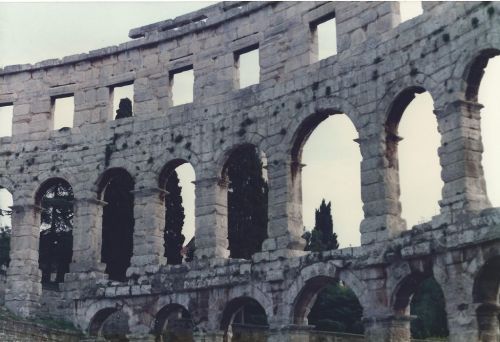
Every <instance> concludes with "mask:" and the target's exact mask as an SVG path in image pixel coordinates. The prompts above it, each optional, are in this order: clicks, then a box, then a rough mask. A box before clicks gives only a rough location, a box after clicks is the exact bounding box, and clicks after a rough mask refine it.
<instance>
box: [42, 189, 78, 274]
mask: <svg viewBox="0 0 500 342" xmlns="http://www.w3.org/2000/svg"><path fill="white" fill-rule="evenodd" d="M73 200H74V195H73V189H72V188H71V186H70V185H69V184H68V183H67V182H66V181H64V180H56V181H55V182H53V183H50V184H49V185H48V187H47V188H46V189H45V191H44V192H43V193H42V197H41V203H40V204H41V207H42V212H41V226H40V249H39V253H40V254H39V265H40V269H41V270H42V283H49V282H51V274H53V273H56V278H55V282H56V283H60V282H63V281H64V274H66V273H67V272H69V264H70V263H71V258H72V255H73V234H72V230H73Z"/></svg>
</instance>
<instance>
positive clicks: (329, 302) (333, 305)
mask: <svg viewBox="0 0 500 342" xmlns="http://www.w3.org/2000/svg"><path fill="white" fill-rule="evenodd" d="M362 315H363V308H362V307H361V305H360V304H359V301H358V298H357V297H356V295H355V294H354V292H353V291H352V290H351V289H349V288H348V287H346V286H345V285H343V284H342V283H341V282H338V281H336V282H334V283H332V284H330V285H328V286H327V287H325V289H323V290H322V291H321V292H320V293H319V294H318V297H317V299H316V302H315V303H314V305H313V307H312V309H311V312H310V313H309V316H308V317H307V318H308V322H309V324H311V325H314V326H315V329H316V330H321V331H336V332H344V333H351V334H362V333H363V329H364V328H363V324H362V322H361V317H362Z"/></svg>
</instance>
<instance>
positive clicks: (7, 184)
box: [0, 175, 16, 195]
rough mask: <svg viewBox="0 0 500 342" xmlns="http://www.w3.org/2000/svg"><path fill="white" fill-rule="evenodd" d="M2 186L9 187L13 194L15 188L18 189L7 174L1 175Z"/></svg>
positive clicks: (0, 183)
mask: <svg viewBox="0 0 500 342" xmlns="http://www.w3.org/2000/svg"><path fill="white" fill-rule="evenodd" d="M0 188H5V189H7V191H8V192H10V193H11V194H12V195H14V192H15V189H16V183H14V182H13V181H12V179H10V178H9V177H7V176H4V175H1V176H0Z"/></svg>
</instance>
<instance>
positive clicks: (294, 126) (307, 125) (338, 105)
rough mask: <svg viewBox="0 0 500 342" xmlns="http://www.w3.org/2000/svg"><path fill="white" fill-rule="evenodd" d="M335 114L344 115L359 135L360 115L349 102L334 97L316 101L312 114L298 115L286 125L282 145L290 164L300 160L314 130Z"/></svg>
mask: <svg viewBox="0 0 500 342" xmlns="http://www.w3.org/2000/svg"><path fill="white" fill-rule="evenodd" d="M337 114H345V115H346V116H347V117H348V118H349V120H350V121H351V123H352V124H353V126H354V128H355V129H356V131H357V132H358V134H360V133H361V131H362V129H361V126H362V125H361V123H360V120H359V117H360V113H359V111H358V110H357V109H356V107H354V106H353V105H352V104H351V103H350V102H349V101H347V100H345V99H342V98H340V97H336V96H333V97H328V98H322V99H320V100H317V101H316V102H314V110H313V112H310V113H306V112H303V113H300V114H299V115H297V116H296V117H295V118H294V119H293V120H292V121H291V122H290V124H289V125H288V129H287V134H286V138H285V139H286V140H285V141H284V144H285V146H286V147H287V155H289V156H291V161H292V163H293V162H296V160H297V159H299V160H300V156H301V151H300V150H301V148H302V147H303V145H304V143H305V142H306V141H307V138H308V137H309V135H310V134H311V133H312V132H313V131H314V129H315V128H316V127H317V126H318V125H319V124H320V123H321V122H322V121H323V120H325V119H326V118H328V117H329V116H330V115H337Z"/></svg>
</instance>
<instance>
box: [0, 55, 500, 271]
mask: <svg viewBox="0 0 500 342" xmlns="http://www.w3.org/2000/svg"><path fill="white" fill-rule="evenodd" d="M496 54H497V50H491V49H489V50H486V51H484V52H483V53H481V54H480V56H479V57H478V58H476V59H475V61H474V62H473V63H471V65H470V72H469V77H468V78H467V80H466V81H467V83H468V88H467V91H466V94H465V95H466V100H467V101H471V102H475V101H477V100H478V98H480V96H479V95H480V94H479V85H480V83H481V80H482V75H483V70H484V69H485V68H486V66H487V65H488V61H489V59H490V58H492V57H493V56H494V55H496ZM493 64H495V61H493ZM499 69H500V68H499ZM495 70H496V69H494V70H493V71H495ZM485 79H487V77H486V78H485ZM478 94H479V95H478ZM422 97H425V99H424V100H425V101H423V102H425V106H427V107H426V108H427V109H426V111H431V110H432V109H431V108H430V107H429V105H431V103H432V98H431V97H430V95H428V93H426V92H425V89H424V88H423V87H421V86H418V87H410V88H407V89H405V90H404V91H402V92H400V93H399V95H398V96H397V97H396V99H395V100H394V101H393V103H392V105H391V106H390V108H389V109H388V114H387V120H386V124H385V158H386V162H387V165H386V166H384V167H386V168H387V181H390V184H388V186H389V188H390V189H389V190H390V191H393V192H394V193H395V195H394V197H392V195H393V194H389V196H388V197H390V200H391V201H392V203H393V206H394V208H392V210H393V211H394V213H393V214H401V211H402V210H403V216H405V215H404V213H405V211H410V209H411V210H413V212H412V213H410V214H408V215H409V216H410V217H411V219H408V221H409V223H411V224H416V223H419V222H422V221H425V220H426V219H428V218H429V217H430V216H432V215H434V214H437V212H438V202H439V199H440V198H441V196H440V194H439V192H440V189H442V188H443V185H442V181H441V178H442V177H441V176H440V173H442V171H441V170H440V168H439V161H438V155H437V153H436V151H437V150H438V149H442V146H441V145H440V142H439V134H438V128H437V125H436V120H433V119H432V118H431V117H432V114H430V113H429V114H428V115H419V114H420V113H418V110H419V109H422V106H423V105H422V104H420V105H418V104H417V110H415V111H414V112H415V113H408V114H406V112H407V111H408V110H409V107H410V106H411V105H412V104H413V103H414V101H418V100H419V99H420V98H422ZM337 114H340V113H337V112H331V111H330V112H321V113H316V114H315V115H313V116H310V117H308V118H307V119H305V120H304V121H303V122H302V124H301V125H299V128H298V130H297V131H296V133H295V135H294V138H293V141H294V143H293V146H292V147H291V161H292V162H291V175H292V176H291V178H292V194H291V195H292V196H291V197H292V201H293V202H294V203H297V204H298V206H296V207H295V210H296V211H302V215H300V214H299V216H303V218H304V223H305V225H306V226H309V227H311V226H312V219H311V217H312V215H313V212H314V210H313V209H314V206H315V205H317V203H319V202H320V197H318V196H321V197H328V196H331V197H330V199H332V200H333V202H334V203H333V207H334V215H335V217H334V221H336V222H337V223H338V224H337V225H336V229H338V230H339V231H340V232H339V234H338V235H339V236H340V239H341V242H343V243H341V245H343V246H347V245H357V244H359V232H358V229H356V227H358V226H359V222H360V221H361V220H362V219H363V211H364V212H365V213H364V214H365V215H367V211H370V208H369V206H368V205H366V204H365V207H364V208H363V207H362V203H363V202H365V203H366V202H367V201H368V199H367V198H363V201H362V199H361V198H360V196H359V195H360V194H361V195H362V196H364V197H366V195H364V194H362V191H361V189H360V188H361V184H362V183H363V182H366V180H365V179H362V180H359V178H358V177H356V176H355V175H360V174H361V173H362V171H360V164H361V166H363V162H364V161H363V160H362V159H361V156H360V154H359V152H358V151H356V150H357V146H356V145H355V144H354V143H352V142H351V141H350V140H351V139H352V138H353V137H356V130H355V129H354V127H353V126H352V124H351V123H350V121H349V120H348V116H347V115H337ZM407 115H408V117H409V118H410V117H412V116H413V118H414V119H415V120H413V121H409V122H410V124H409V125H408V128H407V129H406V131H407V132H408V134H414V133H417V135H421V134H422V132H425V139H418V137H414V138H412V139H409V140H412V141H413V142H417V144H419V146H418V147H415V145H414V146H413V147H411V148H410V149H409V150H408V151H406V152H405V153H398V148H402V147H403V146H400V145H401V144H402V143H400V140H401V137H400V135H401V131H403V128H404V127H402V125H403V123H404V120H402V118H403V117H406V116H407ZM424 117H425V118H426V119H430V121H433V122H431V126H432V127H431V126H429V127H431V128H427V129H424V130H423V131H422V130H421V129H418V130H417V129H414V125H416V124H417V123H418V122H421V121H423V119H424ZM496 117H498V115H496ZM340 118H343V120H344V123H340V121H339V120H340ZM332 120H333V121H335V120H336V121H337V122H335V125H337V126H340V127H342V131H344V130H345V129H347V127H349V126H350V129H351V131H352V132H353V134H352V135H351V136H348V135H344V136H341V133H340V132H333V131H332V127H333V126H334V125H333V126H332V125H330V122H333V121H332ZM323 125H326V126H325V127H326V128H327V129H326V130H325V134H326V135H327V138H326V139H319V140H315V141H312V140H314V139H315V137H314V135H315V132H316V131H317V130H321V129H322V126H323ZM474 125H476V123H474ZM486 126H487V128H489V127H494V126H495V124H488V125H486ZM475 128H476V129H477V128H478V127H475ZM440 130H442V128H440ZM486 131H488V130H485V132H486ZM332 133H333V134H332ZM337 136H339V137H341V138H342V139H343V141H349V144H344V145H342V148H340V149H335V146H333V147H332V146H329V147H328V149H329V151H330V152H329V153H331V154H330V155H327V157H326V159H329V158H337V157H338V158H339V163H337V164H335V165H334V166H332V167H328V168H325V167H322V166H324V165H325V164H321V163H318V165H319V167H317V169H318V168H319V169H320V170H319V171H320V173H314V172H313V173H312V174H309V175H308V176H307V178H308V181H307V182H308V183H307V186H304V184H305V183H304V182H306V180H304V178H305V176H306V174H307V172H308V168H314V167H315V166H314V163H315V160H314V157H311V158H309V155H310V154H312V153H313V151H314V150H316V149H317V147H318V145H321V144H326V140H334V139H335V138H336V137H337ZM310 140H311V144H312V145H311V146H312V147H313V148H311V149H308V148H307V146H306V143H309V141H310ZM488 140H489V141H490V140H491V141H494V139H492V138H488ZM479 142H480V141H479ZM335 145H337V144H335ZM339 145H340V144H339ZM347 145H350V146H351V147H353V146H354V147H353V149H352V150H349V153H345V151H346V149H347ZM485 145H486V143H485ZM489 145H490V146H493V147H492V148H490V146H486V147H485V156H486V155H490V156H491V155H494V154H495V153H496V152H491V151H496V146H497V145H498V144H496V145H494V144H492V143H489ZM440 146H441V147H440ZM424 147H425V148H424ZM478 148H480V149H482V146H479V147H478ZM355 154H357V156H356V157H352V156H353V155H355ZM241 156H244V158H241ZM332 156H333V157H332ZM425 156H430V157H432V158H433V159H432V161H431V162H429V159H425V158H426V157H425ZM237 157H240V158H237ZM404 157H409V161H407V162H402V159H403V158H404ZM308 158H309V159H308ZM265 159H266V158H265V156H264V155H262V153H261V152H259V151H258V150H257V149H256V147H255V146H253V145H250V144H245V145H242V146H239V147H237V148H236V149H234V150H232V151H231V153H229V155H228V156H227V158H226V159H225V164H224V166H223V168H222V171H221V178H223V179H228V178H229V186H228V196H227V197H228V198H227V203H226V207H227V208H228V209H229V210H228V211H229V212H228V213H227V215H228V222H229V224H228V225H229V228H231V227H235V226H236V227H237V226H238V223H237V222H236V223H234V222H233V221H234V220H233V219H232V218H233V217H235V215H233V214H234V213H235V212H237V209H238V208H235V207H234V205H233V204H234V203H239V204H240V208H245V207H248V208H251V209H255V210H258V211H259V212H258V213H252V212H245V213H243V214H240V216H243V217H244V216H245V215H246V217H259V218H260V220H257V223H255V222H252V223H251V224H257V225H258V227H259V229H244V230H241V229H239V228H238V227H237V228H235V229H234V230H231V229H230V234H233V233H234V234H233V235H234V236H235V237H236V238H239V239H242V238H248V234H250V233H252V232H257V234H256V235H255V236H254V237H252V240H253V241H255V243H254V244H253V245H252V246H251V248H250V249H248V250H242V247H241V245H239V246H238V244H236V245H237V246H238V247H237V248H233V243H231V241H230V243H229V249H230V256H231V257H237V258H240V257H243V258H250V257H251V255H252V254H253V253H254V252H256V251H259V250H260V245H261V243H262V241H263V240H264V239H265V238H266V237H267V222H268V219H267V192H268V189H267V176H266V161H265ZM317 159H318V158H317ZM317 159H316V160H317ZM319 159H321V158H319ZM329 160H330V161H331V160H332V159H329ZM489 160H490V164H492V165H494V166H495V165H497V164H498V158H497V157H495V156H494V157H489ZM491 160H496V162H491ZM242 161H244V162H248V163H249V164H242ZM304 161H306V164H309V166H307V167H306V168H305V169H304V168H303V167H304ZM413 161H419V162H420V163H416V164H412V163H411V162H413ZM475 162H477V163H480V162H481V160H480V159H479V160H476V161H475ZM366 163H368V162H366ZM183 164H186V165H189V164H188V163H186V161H185V160H174V161H172V162H171V163H169V164H168V165H167V166H166V167H165V168H164V170H163V171H162V173H161V176H160V181H159V184H160V188H161V189H165V187H166V186H167V184H168V181H169V180H171V179H172V177H171V175H173V173H174V172H175V170H177V169H178V168H179V167H180V166H182V165H183ZM347 164H348V165H349V166H348V167H346V168H345V169H344V168H343V167H342V165H347ZM242 165H247V166H248V165H254V167H252V168H250V167H242ZM339 165H340V166H339ZM405 165H406V166H405ZM405 167H406V169H407V171H406V173H407V174H408V175H409V176H406V177H405V179H404V180H403V175H402V174H403V170H404V168H405ZM478 168H479V169H480V168H481V165H479V166H478ZM325 170H326V172H325ZM421 170H425V172H420V171H421ZM243 171H245V172H247V171H248V172H250V171H252V172H254V173H256V176H255V177H254V178H248V179H250V180H257V181H256V182H254V183H252V184H250V183H249V182H247V183H248V184H244V183H245V182H244V181H241V183H243V185H244V186H247V188H246V189H257V191H254V192H252V194H254V195H255V194H260V195H261V196H260V197H259V198H258V199H257V200H256V199H255V198H253V199H250V198H249V197H248V196H247V197H245V196H243V197H241V196H240V197H238V195H237V193H235V192H234V191H233V190H234V186H233V185H234V184H235V182H233V181H232V180H231V178H234V177H231V175H233V176H234V175H238V176H241V174H242V172H243ZM321 172H322V173H321ZM193 173H194V171H193ZM489 174H490V175H493V174H494V173H493V172H490V173H489ZM337 175H341V176H337ZM343 175H347V176H348V177H349V179H350V180H351V181H346V180H345V178H344V176H343ZM487 175H488V173H487ZM426 177H428V180H426V181H424V182H420V181H421V180H422V179H424V178H426ZM193 178H194V176H193ZM363 178H364V176H363ZM400 178H401V181H400V180H399V179H400ZM490 178H493V179H494V178H495V177H490ZM239 179H240V180H242V179H244V177H240V178H239ZM332 179H334V180H335V182H330V180H332ZM193 180H194V179H193ZM58 181H59V182H63V181H64V180H56V181H53V180H51V181H49V182H47V183H46V184H44V185H42V186H41V187H40V189H39V190H38V192H37V195H36V196H38V197H39V198H38V199H37V200H36V204H37V205H40V204H41V202H42V198H44V196H45V199H48V198H49V197H50V196H48V195H47V193H50V191H53V190H50V187H51V186H53V185H54V184H55V183H57V182H58ZM134 181H135V180H134V179H133V178H132V176H131V175H130V174H128V173H127V172H126V171H125V170H122V169H113V170H109V171H108V172H106V173H105V174H104V175H103V176H101V178H100V180H99V182H98V186H97V192H98V198H99V199H100V200H102V201H104V202H107V203H108V204H107V205H106V206H105V207H104V215H103V218H105V219H103V240H104V241H107V242H103V247H102V248H103V250H105V252H104V253H103V254H104V255H103V261H108V262H112V263H115V264H116V265H117V266H116V267H117V270H116V276H115V275H113V278H116V279H118V278H123V275H124V273H125V270H126V269H127V267H128V265H129V261H124V260H129V259H130V256H131V253H132V252H131V251H132V245H133V242H132V238H131V237H132V236H133V223H132V221H133V220H134V214H133V194H131V193H130V192H131V191H132V190H133V189H134V187H135V185H134ZM54 182H55V183H54ZM488 182H489V180H488ZM325 184H326V186H325ZM400 184H401V186H400ZM492 184H496V183H492ZM44 187H46V188H44ZM325 188H327V189H334V190H333V191H332V192H330V193H325V190H324V189H325ZM495 188H496V187H495V186H492V187H490V188H489V189H490V190H492V191H491V193H493V194H495V193H496V191H495ZM308 189H311V191H309V190H308ZM318 189H319V190H321V191H319V190H318ZM405 189H410V190H408V191H405ZM4 190H5V189H4ZM443 191H444V190H443ZM484 191H486V190H485V188H484ZM242 192H243V193H244V194H245V193H248V191H242ZM311 193H314V194H316V195H315V196H311ZM332 193H335V194H336V195H332ZM410 193H419V194H418V195H417V196H415V197H414V199H413V200H412V201H408V202H407V203H409V205H404V206H403V209H402V208H401V202H405V201H403V200H402V199H403V197H404V196H406V195H405V194H410ZM113 196H115V197H118V198H119V200H117V201H115V200H113ZM167 196H168V195H167ZM494 196H495V195H494ZM245 201H250V203H261V204H262V205H261V206H260V207H259V208H256V207H255V205H252V206H248V205H244V203H245ZM5 202H6V203H7V202H9V201H8V200H7V201H5ZM49 202H50V201H49ZM492 202H493V204H497V200H496V198H493V199H492ZM8 206H9V205H8V204H7V205H5V204H4V207H3V208H2V209H3V210H4V211H8ZM336 208H339V209H338V210H336ZM405 208H406V209H405ZM231 209H233V210H231ZM363 209H364V210H363ZM419 210H421V211H419ZM117 211H120V212H123V213H124V215H118V216H117V219H116V220H109V219H107V218H109V217H113V216H114V213H116V212H117ZM193 212H194V209H193ZM110 213H111V214H110ZM42 216H43V215H42ZM167 217H172V215H167ZM191 217H193V222H194V213H193V215H191ZM300 221H302V217H300ZM251 224H250V225H249V226H251ZM118 226H120V227H121V228H116V227H118ZM192 226H194V223H193V224H192ZM117 229H120V232H123V233H124V234H122V235H123V238H124V239H125V236H127V238H126V240H124V241H122V243H120V245H121V247H123V246H126V248H121V249H120V251H121V252H119V253H118V252H117V253H118V254H116V255H115V253H114V252H113V251H114V250H115V249H114V247H113V243H111V242H109V241H110V240H109V239H108V238H106V236H107V235H113V234H115V233H116V230H117ZM42 230H43V229H42ZM192 230H194V227H193V228H192ZM176 234H177V235H179V234H178V232H177V233H175V234H170V236H171V237H172V236H173V238H174V240H175V238H179V237H178V236H176ZM343 236H346V237H347V238H345V240H344V241H342V239H343ZM180 240H182V238H180V239H177V241H180ZM230 240H232V237H230ZM180 247H181V246H180V244H179V243H178V246H177V247H176V248H177V249H179V248H180ZM167 257H168V256H167ZM171 259H172V257H171ZM111 273H115V272H111ZM118 274H120V276H118ZM57 277H59V279H60V278H61V277H60V276H57Z"/></svg>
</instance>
